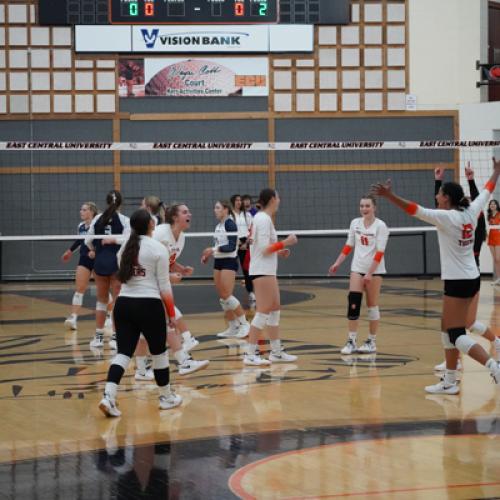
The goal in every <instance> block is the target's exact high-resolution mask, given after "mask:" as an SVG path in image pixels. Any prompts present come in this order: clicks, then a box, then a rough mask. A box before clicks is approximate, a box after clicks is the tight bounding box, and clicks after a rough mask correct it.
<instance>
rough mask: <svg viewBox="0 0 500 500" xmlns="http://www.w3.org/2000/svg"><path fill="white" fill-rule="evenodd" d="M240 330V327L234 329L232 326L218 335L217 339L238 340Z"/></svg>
mask: <svg viewBox="0 0 500 500" xmlns="http://www.w3.org/2000/svg"><path fill="white" fill-rule="evenodd" d="M239 329H240V328H239V327H238V326H236V327H234V326H232V325H230V326H229V328H227V329H226V330H224V331H223V332H220V333H218V334H217V337H221V338H230V337H233V338H237V337H238V332H239Z"/></svg>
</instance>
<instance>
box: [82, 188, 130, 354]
mask: <svg viewBox="0 0 500 500" xmlns="http://www.w3.org/2000/svg"><path fill="white" fill-rule="evenodd" d="M106 203H107V205H108V206H107V208H106V210H105V211H104V212H103V213H102V214H98V215H96V216H95V217H94V220H93V221H92V223H91V224H90V228H89V231H88V235H87V238H85V244H86V245H87V246H88V247H89V249H90V250H94V251H95V259H94V275H95V282H96V288H97V303H96V314H95V317H96V331H95V336H94V338H93V339H92V340H91V341H90V347H97V348H99V347H103V345H104V322H105V320H106V310H107V307H108V300H109V293H110V291H111V294H112V296H113V298H115V297H116V296H117V295H118V292H119V291H120V282H119V281H118V279H117V278H116V276H115V273H116V271H117V270H118V263H117V261H116V254H117V253H118V250H119V249H120V245H121V243H123V241H125V240H126V238H127V237H128V234H129V233H130V221H129V218H128V217H126V216H125V215H122V214H121V213H120V212H119V209H120V206H121V204H122V195H121V193H120V192H119V191H116V190H114V189H113V190H112V191H110V192H109V193H108V194H107V196H106ZM94 234H95V235H106V236H107V237H106V238H104V239H93V238H92V235H94ZM113 328H114V325H113ZM109 347H110V348H111V349H116V333H115V331H114V330H113V332H112V335H111V339H110V341H109Z"/></svg>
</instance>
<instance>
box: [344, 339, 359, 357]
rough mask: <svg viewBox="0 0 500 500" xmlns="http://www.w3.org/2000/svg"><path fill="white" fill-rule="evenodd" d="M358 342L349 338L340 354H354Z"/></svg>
mask: <svg viewBox="0 0 500 500" xmlns="http://www.w3.org/2000/svg"><path fill="white" fill-rule="evenodd" d="M356 349H357V348H356V342H355V341H354V340H351V339H348V341H347V342H346V343H345V346H344V347H342V349H340V354H344V355H345V354H353V353H354V352H356Z"/></svg>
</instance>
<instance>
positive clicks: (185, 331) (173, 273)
mask: <svg viewBox="0 0 500 500" xmlns="http://www.w3.org/2000/svg"><path fill="white" fill-rule="evenodd" d="M165 221H166V223H165V224H160V225H159V226H157V227H156V229H155V231H154V233H153V238H154V239H155V240H158V241H159V242H160V243H162V244H163V245H164V246H165V247H166V248H167V250H168V252H169V263H170V281H171V282H172V283H173V284H175V283H180V282H181V280H182V278H183V277H185V276H191V275H192V274H193V271H194V269H193V268H192V267H190V266H184V265H182V264H181V263H180V262H178V261H177V259H178V258H179V256H180V254H181V253H182V250H183V249H184V244H185V242H186V236H185V235H184V231H186V230H187V229H189V227H190V225H191V212H190V210H189V208H188V207H187V205H185V204H184V203H174V204H172V205H170V206H168V207H167V209H166V210H165ZM175 319H176V331H172V332H169V334H168V343H169V346H170V348H171V349H172V352H173V353H174V357H175V359H176V360H177V362H178V363H179V375H188V374H189V373H193V372H195V371H197V370H201V369H202V368H206V367H207V366H208V364H209V361H208V360H207V359H204V360H194V359H193V358H192V356H191V355H190V354H189V351H191V349H193V348H194V347H196V346H197V345H198V344H199V342H198V340H196V339H195V338H194V337H193V336H192V334H191V332H190V330H189V326H188V325H187V323H186V321H185V319H184V317H183V316H182V313H181V311H180V310H179V309H178V308H177V307H176V308H175Z"/></svg>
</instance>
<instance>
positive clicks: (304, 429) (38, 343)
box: [0, 278, 500, 500]
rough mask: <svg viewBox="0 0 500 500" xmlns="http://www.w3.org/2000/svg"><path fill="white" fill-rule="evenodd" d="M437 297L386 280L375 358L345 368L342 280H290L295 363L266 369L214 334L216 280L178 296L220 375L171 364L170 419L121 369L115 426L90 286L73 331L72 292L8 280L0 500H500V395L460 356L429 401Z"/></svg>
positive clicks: (3, 302)
mask: <svg viewBox="0 0 500 500" xmlns="http://www.w3.org/2000/svg"><path fill="white" fill-rule="evenodd" d="M441 286H442V285H441V282H440V280H439V279H437V278H436V279H433V280H427V281H424V280H421V281H420V280H413V279H386V280H385V281H384V286H383V291H382V296H381V304H380V306H381V313H382V320H381V328H380V334H379V340H378V352H377V354H376V355H353V356H342V355H341V354H340V348H341V347H342V345H343V344H344V342H345V336H346V320H345V310H346V290H347V282H346V281H345V280H336V281H326V280H317V281H312V280H310V281H285V280H284V281H282V292H283V293H282V299H283V302H284V306H283V310H282V321H281V325H282V337H283V339H284V340H285V345H286V347H287V350H288V352H290V353H293V354H297V355H298V356H299V359H298V361H297V362H296V363H293V364H281V365H272V366H271V367H269V368H267V369H262V368H258V367H257V368H253V367H245V366H243V364H242V361H241V358H240V354H241V352H242V344H243V343H242V342H241V341H235V340H227V341H224V340H221V339H218V338H217V337H216V336H215V333H216V332H217V331H220V330H222V329H223V328H224V323H223V320H222V314H221V312H220V311H219V310H218V300H217V298H216V296H215V292H214V288H213V285H212V283H209V282H206V283H205V282H192V283H188V284H185V285H181V286H177V287H176V288H175V294H176V302H177V304H178V305H179V307H180V308H181V310H183V312H184V313H185V315H186V319H188V322H189V325H190V328H191V331H192V332H193V333H194V334H195V335H196V336H197V337H198V339H199V340H200V345H199V346H198V347H197V348H196V349H195V350H194V351H193V355H194V357H195V358H196V359H205V358H207V359H210V365H209V366H208V368H207V369H205V370H202V371H200V372H196V373H194V374H191V375H188V376H185V377H180V376H178V375H177V372H176V370H175V367H174V365H173V364H172V365H171V368H172V372H171V373H172V376H173V380H174V385H175V387H176V390H177V392H178V393H180V394H181V395H182V396H183V398H184V403H183V405H182V406H181V407H179V408H177V409H174V410H169V411H163V412H160V411H159V410H158V408H157V394H156V390H155V385H154V383H153V384H151V383H145V382H135V381H134V379H133V371H132V370H131V369H129V371H128V372H127V374H126V376H125V377H124V379H123V382H122V385H121V386H120V391H119V395H118V399H119V403H120V408H121V410H122V412H123V416H122V417H121V418H119V419H106V418H104V417H103V416H102V414H101V413H100V412H99V411H98V409H97V403H98V401H99V400H100V398H101V394H102V389H103V382H104V380H105V377H106V372H107V368H108V364H109V359H110V357H111V353H110V352H109V349H108V348H107V347H106V348H105V349H104V351H103V352H99V351H91V350H90V349H89V340H90V339H91V337H92V335H93V328H94V322H93V315H92V304H93V303H95V291H94V296H92V290H91V291H90V292H87V295H86V299H85V306H86V308H85V309H84V311H83V313H82V314H83V316H82V317H81V318H80V319H79V329H78V332H68V331H65V329H64V326H63V321H64V318H65V317H66V316H67V314H68V312H69V306H68V304H70V303H71V296H72V284H60V283H48V284H46V283H44V284H41V283H38V284H36V283H35V284H34V283H26V284H24V283H9V284H2V285H0V415H1V416H2V425H1V426H0V498H19V499H28V498H37V499H44V498H92V499H105V498H120V499H122V498H123V499H125V498H126V499H135V498H162V499H167V498H169V499H184V498H185V499H198V498H203V499H217V500H219V499H226V498H238V497H240V498H245V499H250V498H258V499H274V498H288V499H291V498H294V499H298V498H307V499H312V498H321V499H325V498H337V497H349V498H377V499H378V498H383V499H386V498H389V499H392V498H398V499H399V498H403V499H417V498H418V499H420V498H432V499H462V498H483V499H484V498H500V387H498V386H495V385H494V384H493V383H492V381H491V379H490V376H489V375H488V373H487V371H486V369H485V368H484V367H482V366H480V365H478V364H477V363H475V362H474V361H472V360H471V359H465V360H464V373H463V375H462V381H461V393H460V395H458V396H446V395H426V394H425V392H424V390H423V387H424V386H425V385H428V384H431V383H435V382H437V381H438V378H436V375H435V374H434V372H433V366H434V365H435V364H436V363H439V362H441V361H442V350H441V341H440V335H439V316H440V307H441V300H440V299H441ZM495 293H496V292H495V290H494V289H493V287H491V286H490V282H489V280H484V281H483V284H482V289H481V301H480V306H479V315H478V318H479V319H481V320H483V321H486V322H488V323H490V324H491V325H492V326H493V327H494V328H495V329H496V328H497V325H498V326H499V327H500V317H499V318H498V320H497V317H496V316H497V307H496V303H499V304H500V295H499V296H498V298H497V297H496V296H495ZM499 293H500V292H499ZM237 295H238V296H239V297H240V299H241V300H242V302H244V293H243V292H242V289H240V288H239V287H238V293H237ZM498 313H499V314H500V308H499V309H498ZM362 317H364V315H363V311H362ZM366 330H367V323H366V321H364V320H363V321H362V322H361V328H360V335H359V338H360V340H363V339H364V338H365V336H366ZM498 334H500V330H499V331H498ZM479 341H480V342H481V343H482V344H483V345H484V346H485V347H486V348H488V349H489V345H488V344H487V343H486V344H485V343H484V341H483V340H482V339H479ZM264 347H265V348H266V349H267V346H263V348H264Z"/></svg>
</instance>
